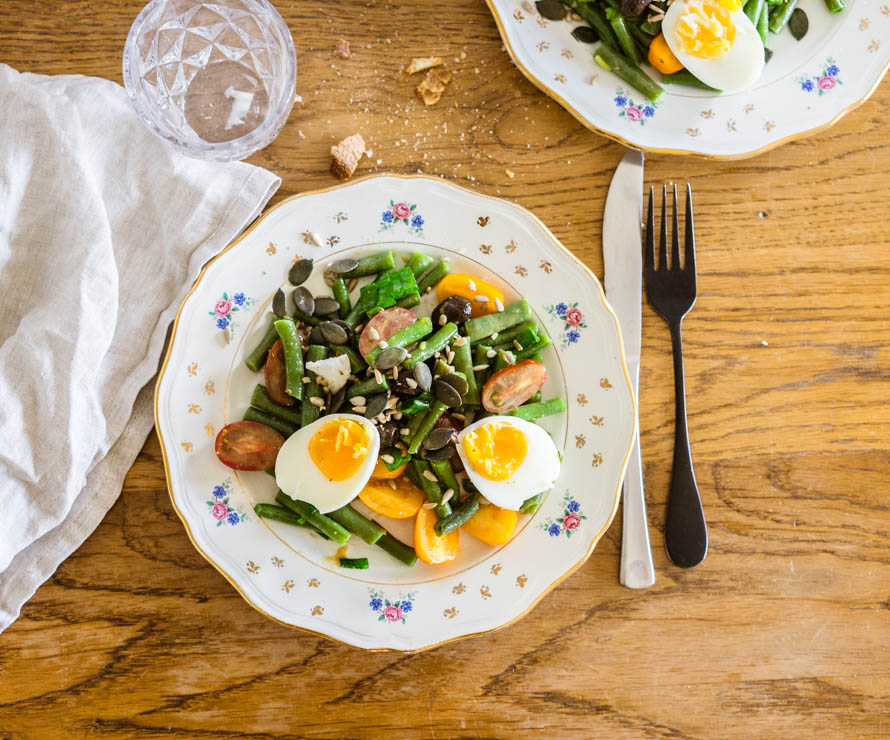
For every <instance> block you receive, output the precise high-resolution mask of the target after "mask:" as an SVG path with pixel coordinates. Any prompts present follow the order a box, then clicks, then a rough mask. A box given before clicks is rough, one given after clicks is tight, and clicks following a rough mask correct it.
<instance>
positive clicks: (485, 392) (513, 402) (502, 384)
mask: <svg viewBox="0 0 890 740" xmlns="http://www.w3.org/2000/svg"><path fill="white" fill-rule="evenodd" d="M546 380H547V368H546V367H544V366H543V365H542V364H541V363H540V362H538V361H537V360H522V361H521V362H517V363H516V364H515V365H508V366H507V367H505V368H503V369H501V370H498V371H497V372H496V373H495V374H494V375H492V376H491V377H490V378H489V379H488V382H487V383H486V384H485V386H484V387H483V388H482V406H483V407H484V408H485V410H486V411H491V412H492V413H496V414H503V413H504V412H505V411H512V410H513V409H515V408H516V407H517V406H521V405H522V404H524V403H525V402H526V401H528V399H530V398H531V397H532V396H533V395H535V393H537V392H538V391H539V390H541V386H543V385H544V381H546Z"/></svg>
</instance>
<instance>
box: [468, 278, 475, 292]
mask: <svg viewBox="0 0 890 740" xmlns="http://www.w3.org/2000/svg"><path fill="white" fill-rule="evenodd" d="M467 290H472V291H475V290H476V283H475V282H474V281H472V280H467Z"/></svg>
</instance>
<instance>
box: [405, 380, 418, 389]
mask: <svg viewBox="0 0 890 740" xmlns="http://www.w3.org/2000/svg"><path fill="white" fill-rule="evenodd" d="M405 385H407V386H408V387H409V388H410V389H411V390H412V391H413V390H414V389H415V388H416V387H417V381H416V380H414V378H405Z"/></svg>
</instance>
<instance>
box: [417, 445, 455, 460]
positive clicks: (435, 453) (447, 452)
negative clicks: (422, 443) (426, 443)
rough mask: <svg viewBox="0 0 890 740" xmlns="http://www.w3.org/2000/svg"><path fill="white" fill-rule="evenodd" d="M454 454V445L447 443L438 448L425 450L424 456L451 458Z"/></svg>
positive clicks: (427, 457) (434, 458)
mask: <svg viewBox="0 0 890 740" xmlns="http://www.w3.org/2000/svg"><path fill="white" fill-rule="evenodd" d="M452 455H454V445H445V447H440V448H439V449H438V450H426V449H425V450H424V451H423V456H424V457H425V458H426V459H427V460H450V459H451V457H452Z"/></svg>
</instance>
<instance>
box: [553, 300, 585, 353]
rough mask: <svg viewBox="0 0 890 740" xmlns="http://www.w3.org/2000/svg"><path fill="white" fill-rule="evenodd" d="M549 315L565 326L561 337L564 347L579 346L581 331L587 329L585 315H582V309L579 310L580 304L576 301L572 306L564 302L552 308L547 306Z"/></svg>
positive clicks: (555, 304)
mask: <svg viewBox="0 0 890 740" xmlns="http://www.w3.org/2000/svg"><path fill="white" fill-rule="evenodd" d="M547 313H549V314H550V315H551V316H553V317H555V318H556V319H558V320H559V321H561V322H562V324H563V327H562V333H561V334H560V335H559V340H560V342H562V346H563V347H568V346H570V345H572V344H577V343H578V340H579V339H581V329H586V328H587V323H586V322H585V321H584V315H583V314H582V313H581V309H580V308H578V302H577V301H576V302H575V303H573V304H572V305H571V306H570V305H569V304H568V303H565V302H564V301H560V302H559V303H554V304H553V305H552V306H547Z"/></svg>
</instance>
